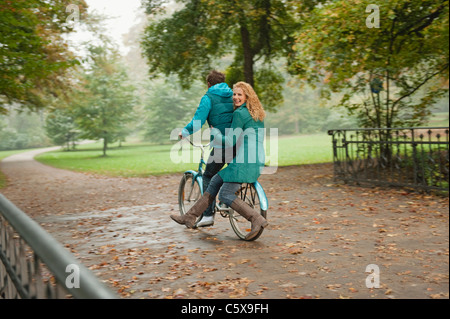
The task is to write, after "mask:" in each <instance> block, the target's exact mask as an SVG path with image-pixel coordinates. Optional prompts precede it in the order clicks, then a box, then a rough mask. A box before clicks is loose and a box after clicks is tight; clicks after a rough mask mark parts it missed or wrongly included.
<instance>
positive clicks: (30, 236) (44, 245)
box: [0, 194, 117, 299]
mask: <svg viewBox="0 0 450 319" xmlns="http://www.w3.org/2000/svg"><path fill="white" fill-rule="evenodd" d="M1 216H3V218H4V219H5V220H6V221H7V223H8V224H9V225H7V224H6V223H3V222H2V223H1V224H0V230H2V231H1V233H2V234H3V235H4V236H5V238H0V251H1V253H0V255H2V262H3V263H4V264H5V262H4V261H3V259H4V258H6V256H8V255H13V256H14V257H13V258H12V259H17V258H18V256H17V252H16V251H14V252H11V251H9V252H8V243H10V242H11V241H12V240H14V239H13V238H9V237H8V234H7V233H8V232H7V229H2V228H6V227H8V226H10V227H12V228H13V229H14V231H15V232H16V233H17V234H18V235H19V236H20V238H21V239H23V240H24V241H25V242H26V244H27V245H28V246H29V247H30V248H31V249H32V251H33V253H34V255H35V256H37V257H36V258H35V260H34V262H35V263H37V266H36V267H37V268H39V265H38V264H39V260H40V261H42V262H43V263H45V265H46V266H47V267H48V269H49V270H50V271H51V272H52V273H53V275H54V277H55V279H56V281H57V282H58V283H59V284H60V285H61V286H62V287H63V288H64V289H65V290H66V291H67V292H69V293H70V294H71V295H72V296H73V297H75V298H81V299H114V298H117V296H116V295H115V294H114V293H113V292H112V291H110V290H109V289H108V288H106V287H105V286H103V284H102V283H100V281H99V280H98V278H97V277H96V276H94V275H93V274H92V273H91V272H90V271H89V270H88V269H87V268H86V267H84V266H83V265H81V264H80V262H79V261H77V260H76V259H75V258H74V257H73V256H72V254H71V253H70V252H68V251H67V250H66V249H65V248H64V247H63V246H62V245H61V244H60V243H59V242H58V241H56V240H55V239H54V238H53V237H52V236H51V235H50V234H49V233H47V232H46V231H45V230H44V229H43V228H42V227H41V226H40V225H39V224H37V223H36V222H35V221H34V220H32V219H31V218H30V217H29V216H28V215H26V214H25V213H24V212H22V211H21V210H20V209H19V208H17V207H16V206H15V205H14V204H13V203H11V202H10V201H9V200H8V199H7V198H6V197H4V196H3V195H2V194H0V217H1ZM0 221H1V218H0ZM3 235H2V237H3ZM2 242H4V246H5V247H3V246H2ZM12 246H17V244H14V245H12ZM9 250H11V248H10V249H9ZM23 258H26V256H23ZM9 262H10V260H8V261H6V265H5V266H6V267H7V268H8V273H9V272H11V271H17V269H16V268H19V266H17V265H13V264H9V265H8V263H9ZM14 262H15V264H18V263H20V262H22V261H16V260H14ZM68 265H77V267H78V269H79V279H80V284H79V287H68V286H67V285H66V279H67V276H68V275H69V274H68V273H67V272H66V268H67V266H68ZM26 268H28V270H30V268H33V266H31V265H30V264H29V263H27V267H26ZM22 271H23V269H22ZM32 275H33V274H31V275H30V276H28V277H29V278H27V280H28V281H30V282H26V283H24V282H21V283H20V281H18V280H17V279H18V278H20V277H22V276H20V275H18V276H17V278H14V279H11V280H15V283H14V284H19V283H20V284H21V285H22V286H26V287H27V288H28V291H27V292H25V291H24V290H23V289H22V288H23V287H17V288H18V289H19V290H21V293H20V296H21V297H22V298H24V297H25V298H34V297H37V296H33V295H31V294H30V291H29V288H30V284H31V281H33V280H34V279H36V278H31V277H32ZM37 275H38V276H39V274H37ZM20 279H22V280H24V279H23V278H20ZM1 288H2V287H0V290H1ZM25 290H27V289H25Z"/></svg>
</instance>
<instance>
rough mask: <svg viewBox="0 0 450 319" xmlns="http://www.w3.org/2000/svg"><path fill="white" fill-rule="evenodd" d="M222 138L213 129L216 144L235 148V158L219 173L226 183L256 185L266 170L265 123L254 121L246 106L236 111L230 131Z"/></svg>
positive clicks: (220, 134)
mask: <svg viewBox="0 0 450 319" xmlns="http://www.w3.org/2000/svg"><path fill="white" fill-rule="evenodd" d="M227 131H228V132H227V134H226V135H223V134H222V133H221V132H220V131H219V130H216V129H213V130H212V132H211V134H212V135H213V136H214V140H213V145H215V147H220V144H224V145H225V147H231V146H233V145H236V147H237V151H236V157H235V158H234V159H233V160H232V161H231V162H230V163H229V164H228V166H227V167H225V168H224V169H223V170H221V171H220V172H219V173H218V174H219V175H220V177H222V179H223V181H224V182H229V183H254V182H256V181H257V180H258V178H259V176H260V175H261V171H262V169H263V168H264V163H265V154H264V121H262V122H260V121H255V120H254V119H253V118H252V117H251V115H250V113H249V112H248V109H247V107H246V105H245V104H244V105H242V106H240V107H239V108H237V109H236V110H235V111H234V113H233V122H232V124H231V129H229V130H227Z"/></svg>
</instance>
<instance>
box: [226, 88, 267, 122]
mask: <svg viewBox="0 0 450 319" xmlns="http://www.w3.org/2000/svg"><path fill="white" fill-rule="evenodd" d="M235 88H240V89H242V91H243V92H244V94H245V96H246V97H247V109H248V112H249V113H250V115H251V116H252V118H253V119H254V120H255V121H261V122H262V121H263V120H264V118H265V117H266V112H265V111H264V108H263V106H262V104H261V102H260V101H259V98H258V96H257V95H256V92H255V90H253V88H252V86H251V85H250V84H248V83H246V82H237V83H236V84H234V85H233V89H235ZM235 108H236V107H235Z"/></svg>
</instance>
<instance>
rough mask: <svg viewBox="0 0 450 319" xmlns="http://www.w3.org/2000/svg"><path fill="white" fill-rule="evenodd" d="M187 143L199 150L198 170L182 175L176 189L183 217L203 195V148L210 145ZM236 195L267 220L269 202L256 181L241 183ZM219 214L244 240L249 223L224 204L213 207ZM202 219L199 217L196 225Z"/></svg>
mask: <svg viewBox="0 0 450 319" xmlns="http://www.w3.org/2000/svg"><path fill="white" fill-rule="evenodd" d="M188 141H189V143H190V144H191V145H192V146H193V147H198V148H200V150H201V156H200V162H199V165H198V170H197V171H194V170H187V171H185V172H184V173H183V177H182V179H181V181H180V186H179V188H178V204H179V208H180V214H181V215H182V216H183V215H184V214H186V213H187V212H188V211H189V209H190V208H191V207H192V206H193V205H194V204H195V202H196V201H197V200H198V199H199V198H200V197H201V196H202V195H203V191H204V190H203V173H204V168H203V167H204V166H206V163H205V161H204V155H205V148H207V147H208V146H209V145H210V143H208V144H206V145H201V144H200V145H196V144H194V143H193V142H192V141H191V140H189V139H188ZM236 195H238V196H240V197H241V199H242V200H243V201H245V202H246V203H247V204H249V205H250V206H251V207H252V208H253V209H255V210H257V211H258V210H259V212H260V214H261V215H262V216H263V217H264V218H267V217H266V216H267V210H268V206H269V202H268V200H267V196H266V194H265V192H264V189H263V187H262V186H261V184H260V183H259V182H258V181H256V182H254V183H250V184H249V183H243V184H242V186H241V188H240V189H239V191H238V192H237V193H236ZM217 212H219V213H220V215H221V216H222V217H223V218H228V219H229V220H230V224H231V228H232V229H233V231H234V232H235V234H236V235H237V236H238V237H239V239H242V240H246V239H245V237H246V235H247V234H248V233H249V232H250V231H251V222H249V221H248V220H246V219H245V218H244V217H242V216H241V215H240V214H238V213H236V212H235V211H234V210H233V209H232V208H231V207H228V206H227V205H225V204H224V203H221V202H217V201H216V203H215V205H214V213H217ZM201 219H202V216H200V217H199V218H198V219H197V221H196V224H197V223H198V222H199V221H200V220H201ZM263 230H264V229H263V228H261V230H260V231H259V233H258V234H257V235H256V236H255V237H253V238H252V239H250V240H248V241H253V240H255V239H257V238H259V236H261V234H262V232H263Z"/></svg>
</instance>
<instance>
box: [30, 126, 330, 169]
mask: <svg viewBox="0 0 450 319" xmlns="http://www.w3.org/2000/svg"><path fill="white" fill-rule="evenodd" d="M274 145H275V144H270V143H268V146H267V147H266V152H267V154H268V156H267V158H268V159H271V160H270V162H269V161H268V165H273V164H274V163H276V161H275V160H274V159H275V158H276V157H272V156H275V155H276V154H275V152H274V150H275V147H274ZM271 151H273V154H272V153H270V152H271ZM208 153H209V152H208ZM107 154H108V156H106V157H102V148H101V143H93V144H86V145H80V146H78V150H76V151H70V152H67V151H55V152H49V153H44V154H41V155H39V156H38V157H37V158H36V159H37V160H39V161H40V162H42V163H44V164H47V165H50V166H54V167H58V168H64V169H69V170H74V171H80V172H94V173H97V174H104V175H110V176H124V177H136V176H139V177H144V176H148V175H161V174H168V173H178V172H183V171H185V170H187V169H194V170H196V169H197V167H198V161H199V158H200V151H199V150H192V147H191V146H190V145H189V144H184V146H183V147H182V149H181V150H180V147H179V145H175V144H174V145H150V144H145V143H133V144H126V145H124V146H122V147H118V146H116V145H113V146H112V147H111V148H110V149H109V150H108V152H107ZM331 161H332V144H331V137H330V136H328V135H327V134H326V133H321V134H313V135H302V136H289V137H280V138H279V139H278V166H287V165H300V164H312V163H324V162H331Z"/></svg>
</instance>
